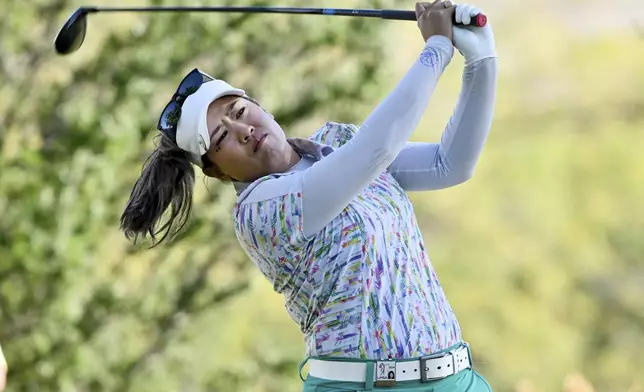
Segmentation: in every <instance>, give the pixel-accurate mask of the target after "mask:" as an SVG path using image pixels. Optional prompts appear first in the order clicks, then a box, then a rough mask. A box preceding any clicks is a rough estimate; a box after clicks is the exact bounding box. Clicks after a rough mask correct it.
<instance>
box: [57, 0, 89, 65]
mask: <svg viewBox="0 0 644 392" xmlns="http://www.w3.org/2000/svg"><path fill="white" fill-rule="evenodd" d="M90 11H92V9H90V8H85V7H82V8H79V9H77V10H76V11H75V12H74V13H73V14H72V16H70V17H69V19H67V21H66V22H65V24H64V25H63V27H61V28H60V31H59V32H58V35H56V39H55V40H54V47H55V48H56V52H58V54H61V55H65V54H70V53H72V52H75V51H77V50H78V48H80V47H81V45H82V44H83V41H85V32H86V31H87V14H88V13H89V12H90Z"/></svg>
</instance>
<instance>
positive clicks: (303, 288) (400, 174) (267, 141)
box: [121, 0, 497, 392]
mask: <svg viewBox="0 0 644 392" xmlns="http://www.w3.org/2000/svg"><path fill="white" fill-rule="evenodd" d="M480 12H481V11H480V10H479V9H477V8H475V7H473V6H470V5H458V6H454V5H452V4H451V3H450V2H449V1H443V0H437V1H435V2H433V3H417V4H416V15H417V19H418V27H419V29H420V32H421V34H422V37H423V41H424V46H423V47H422V50H421V51H419V55H418V57H417V60H416V61H415V62H414V63H413V65H412V66H411V68H410V69H409V71H408V72H407V73H406V74H405V75H404V77H403V78H402V80H400V82H399V83H398V85H397V86H396V87H395V88H394V89H393V91H391V92H390V93H389V95H388V96H387V97H386V98H385V99H384V100H383V101H382V102H381V103H380V104H379V105H378V106H377V107H376V108H375V109H374V110H373V112H372V113H370V114H369V115H368V116H367V118H366V119H365V120H364V122H363V123H362V124H361V125H360V126H356V125H352V124H340V123H335V122H329V123H327V124H325V125H324V126H322V127H321V128H320V129H318V130H317V131H316V132H315V133H314V134H313V135H312V136H311V137H310V138H306V139H303V138H287V137H286V136H285V134H284V132H283V131H282V129H281V127H280V126H279V124H278V123H277V122H276V121H275V120H274V119H273V117H272V116H271V115H270V114H269V113H268V112H267V111H265V110H264V109H262V108H261V107H260V106H259V105H258V103H257V102H255V101H254V100H252V99H251V98H249V97H247V96H246V95H245V93H244V91H243V90H241V89H237V88H234V87H232V86H230V85H229V84H227V83H226V82H224V81H221V80H213V79H212V78H211V77H209V76H208V75H206V74H204V73H203V72H201V71H199V70H197V69H196V70H194V71H193V72H191V73H190V74H189V75H188V76H187V77H186V78H185V79H184V80H183V81H182V83H181V84H180V86H179V89H178V90H177V92H176V93H175V94H174V96H173V97H172V100H171V102H170V103H169V104H168V106H167V107H166V108H165V109H164V111H163V113H162V115H161V118H160V121H159V124H158V128H159V129H160V130H161V132H160V144H159V146H158V147H157V149H156V150H155V151H154V153H153V154H152V156H151V157H150V158H149V160H148V161H147V162H146V164H145V165H144V168H143V172H142V175H141V178H140V179H139V180H138V181H137V182H136V184H135V186H134V189H133V191H132V194H131V199H130V201H129V202H128V205H127V207H126V209H125V211H124V213H123V215H122V218H121V227H122V229H123V230H124V232H125V234H126V236H127V237H128V238H134V239H136V238H138V237H145V236H146V235H150V236H151V237H152V239H153V240H155V242H156V244H158V243H160V242H161V241H163V240H164V239H165V238H166V237H167V236H168V235H172V234H174V233H176V232H177V231H178V230H179V229H181V227H182V226H183V225H184V224H185V222H186V219H187V218H188V215H189V213H190V209H191V206H192V191H193V184H194V176H195V174H194V169H193V166H198V167H199V168H200V169H201V170H202V171H203V173H204V174H205V175H206V176H209V177H215V178H218V179H220V180H222V181H226V182H229V183H231V184H232V185H233V186H234V187H235V189H236V191H237V194H238V199H237V202H236V205H235V207H234V211H233V216H234V227H235V232H236V235H237V238H238V240H239V243H240V244H241V247H242V248H243V249H244V251H245V252H246V254H247V255H248V256H249V257H250V259H251V260H252V261H253V262H254V263H255V264H256V265H257V267H258V268H259V269H260V270H261V272H262V273H263V274H264V275H265V276H266V278H267V279H268V280H269V281H270V282H271V283H272V284H273V287H274V289H275V290H276V291H277V292H278V293H281V294H283V295H284V297H285V302H286V309H287V311H288V312H289V314H290V316H291V317H292V319H293V320H294V321H295V322H297V323H298V324H299V326H300V327H301V330H302V332H303V334H304V339H305V343H306V360H305V362H306V361H308V363H309V365H310V367H309V372H308V376H307V379H306V380H305V382H304V391H322V390H324V391H347V390H351V391H363V390H379V389H380V388H385V389H386V390H411V389H413V390H414V391H419V392H421V391H438V390H441V391H453V392H460V391H490V390H491V388H490V386H489V385H488V383H487V382H486V380H485V379H484V378H483V377H482V376H480V375H479V374H478V373H477V372H476V371H475V370H474V369H472V361H471V356H470V349H469V347H468V345H467V343H465V342H464V341H463V338H462V336H461V329H460V326H459V323H458V321H457V319H456V317H455V315H454V313H453V312H452V309H451V307H450V305H449V303H448V301H447V300H446V298H445V294H444V292H443V289H442V287H441V285H440V283H439V281H438V278H437V277H436V274H435V272H434V269H433V267H432V264H431V262H430V260H429V258H428V256H427V253H426V251H425V244H424V241H423V238H422V235H421V231H420V230H419V228H418V224H417V221H416V217H415V215H414V211H413V207H412V204H411V202H410V199H409V198H408V196H407V192H408V191H422V190H437V189H442V188H447V187H451V186H454V185H457V184H460V183H463V182H464V181H466V180H468V179H469V178H470V177H471V176H472V174H473V172H474V170H475V167H476V164H477V161H478V159H479V156H480V154H481V150H482V148H483V145H484V143H485V140H486V138H487V135H488V131H489V129H490V126H491V123H492V117H493V107H494V100H495V93H496V78H497V60H496V57H497V54H496V49H495V44H494V37H493V33H492V29H491V27H490V25H489V24H488V25H487V26H486V27H484V28H477V27H470V26H468V25H469V24H470V22H471V18H472V17H473V16H475V15H477V14H478V13H480ZM453 17H454V18H455V20H456V21H457V22H461V23H462V24H464V25H465V26H457V27H455V26H453V25H452V18H453ZM454 47H456V48H457V49H458V50H459V52H460V53H461V54H462V55H463V57H464V60H465V70H464V74H463V86H462V89H461V94H460V96H459V99H458V103H457V105H456V108H455V110H454V112H453V115H452V117H451V118H450V120H449V121H448V123H447V126H446V128H445V130H444V131H443V134H442V137H441V140H440V143H417V142H416V143H412V142H408V141H407V140H408V138H409V137H410V136H411V135H412V133H413V131H414V130H415V129H416V127H417V125H418V123H419V121H420V119H421V116H422V114H423V112H424V110H425V109H426V106H427V104H428V102H429V100H430V97H431V95H432V93H433V91H434V90H435V88H436V85H437V83H438V80H439V78H440V76H441V74H442V73H443V71H444V70H445V68H446V67H447V65H448V64H449V62H450V61H451V59H452V57H453V54H454ZM168 208H170V210H171V211H170V216H169V220H168V221H167V222H166V223H164V224H160V219H161V216H162V214H163V213H164V211H166V209H168ZM159 234H162V236H161V238H160V239H158V238H156V237H155V236H156V235H159ZM408 388H411V389H408Z"/></svg>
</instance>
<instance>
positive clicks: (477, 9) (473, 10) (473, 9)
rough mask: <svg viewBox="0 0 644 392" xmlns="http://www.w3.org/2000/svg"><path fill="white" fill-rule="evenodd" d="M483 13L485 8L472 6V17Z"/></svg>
mask: <svg viewBox="0 0 644 392" xmlns="http://www.w3.org/2000/svg"><path fill="white" fill-rule="evenodd" d="M482 13H483V10H482V9H480V8H478V7H474V6H472V8H471V9H470V16H471V17H472V18H473V17H475V16H476V15H478V14H482Z"/></svg>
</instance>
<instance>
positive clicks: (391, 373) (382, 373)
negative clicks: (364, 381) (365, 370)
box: [374, 359, 396, 387]
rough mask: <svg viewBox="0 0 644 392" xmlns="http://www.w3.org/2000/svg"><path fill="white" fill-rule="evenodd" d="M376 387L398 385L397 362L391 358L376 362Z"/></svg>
mask: <svg viewBox="0 0 644 392" xmlns="http://www.w3.org/2000/svg"><path fill="white" fill-rule="evenodd" d="M374 385H375V386H376V387H393V386H395V385H396V362H395V361H393V360H391V359H389V360H387V361H377V362H376V381H375V382H374Z"/></svg>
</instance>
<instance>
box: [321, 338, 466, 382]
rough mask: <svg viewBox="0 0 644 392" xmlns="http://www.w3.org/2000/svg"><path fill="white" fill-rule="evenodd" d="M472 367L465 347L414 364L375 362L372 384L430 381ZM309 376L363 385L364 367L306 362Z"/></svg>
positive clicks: (345, 363) (410, 362)
mask: <svg viewBox="0 0 644 392" xmlns="http://www.w3.org/2000/svg"><path fill="white" fill-rule="evenodd" d="M470 367H472V363H471V361H470V355H469V351H468V348H467V345H463V346H461V347H459V348H457V349H455V350H453V351H450V352H447V353H441V354H438V355H431V356H427V357H422V358H420V359H417V360H412V361H409V360H406V361H397V360H382V361H376V362H375V366H374V371H373V373H374V374H373V381H374V383H375V385H376V386H393V385H395V384H396V382H401V381H419V380H420V381H434V380H439V379H442V378H445V377H448V376H451V375H453V374H456V373H458V372H460V371H462V370H464V369H468V368H470ZM309 375H311V376H313V377H316V378H322V379H325V380H332V381H340V382H359V383H365V382H366V378H367V364H366V363H364V362H348V361H333V360H320V359H311V360H309Z"/></svg>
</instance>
